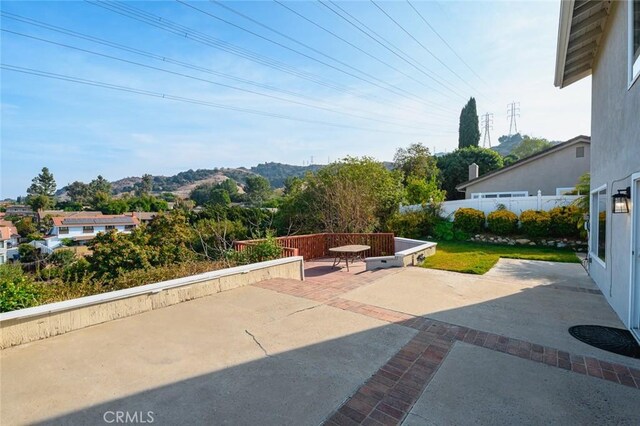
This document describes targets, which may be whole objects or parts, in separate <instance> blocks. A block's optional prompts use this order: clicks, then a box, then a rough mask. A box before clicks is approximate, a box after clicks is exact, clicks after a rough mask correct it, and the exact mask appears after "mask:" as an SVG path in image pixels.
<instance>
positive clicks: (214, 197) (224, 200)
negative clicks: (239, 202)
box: [209, 188, 231, 206]
mask: <svg viewBox="0 0 640 426" xmlns="http://www.w3.org/2000/svg"><path fill="white" fill-rule="evenodd" d="M209 204H212V205H219V206H228V205H230V204H231V198H230V197H229V193H228V192H227V191H226V190H224V189H221V188H217V189H214V190H213V191H211V197H210V198H209Z"/></svg>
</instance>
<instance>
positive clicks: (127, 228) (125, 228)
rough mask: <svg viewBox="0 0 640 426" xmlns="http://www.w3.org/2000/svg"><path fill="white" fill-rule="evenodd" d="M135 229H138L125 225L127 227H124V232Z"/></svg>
mask: <svg viewBox="0 0 640 426" xmlns="http://www.w3.org/2000/svg"><path fill="white" fill-rule="evenodd" d="M135 227H136V226H135V225H125V226H124V230H125V231H131V230H132V229H133V228H135Z"/></svg>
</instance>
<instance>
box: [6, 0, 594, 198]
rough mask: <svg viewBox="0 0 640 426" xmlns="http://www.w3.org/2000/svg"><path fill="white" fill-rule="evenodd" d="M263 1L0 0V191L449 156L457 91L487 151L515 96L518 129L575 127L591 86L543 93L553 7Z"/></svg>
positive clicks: (584, 126) (585, 119)
mask: <svg viewBox="0 0 640 426" xmlns="http://www.w3.org/2000/svg"><path fill="white" fill-rule="evenodd" d="M278 1H279V2H276V1H259V2H249V1H242V2H215V1H197V2H186V1H182V0H179V1H171V2H168V1H145V2H118V3H102V2H98V1H93V0H90V1H64V2H56V1H49V2H31V1H21V2H11V1H3V2H2V18H1V19H2V22H1V24H2V25H1V27H2V32H1V41H0V43H1V56H2V64H3V65H2V66H3V68H2V70H1V89H0V98H1V99H0V107H1V110H0V113H1V120H2V123H1V132H2V133H1V142H0V143H1V146H0V156H1V158H0V167H1V171H0V179H1V181H2V182H1V183H0V199H3V198H5V197H16V196H19V195H23V194H24V193H25V191H26V188H27V187H28V186H29V184H30V182H31V179H32V178H33V177H34V176H36V175H37V174H38V173H39V171H40V170H41V169H42V167H45V166H46V167H48V168H49V169H50V170H51V172H52V173H53V174H54V176H55V178H56V181H57V184H58V187H59V188H60V187H62V186H64V185H66V184H68V183H71V182H73V181H76V180H80V181H85V182H88V181H90V180H91V179H93V178H95V177H96V176H97V175H102V176H104V177H105V178H107V179H109V180H117V179H120V178H123V177H127V176H141V175H142V174H144V173H151V174H153V175H173V174H175V173H178V172H180V171H184V170H188V169H194V170H195V169H199V168H209V169H210V168H215V167H240V166H244V167H251V166H253V165H256V164H258V163H263V162H270V161H273V162H282V163H288V164H297V165H303V164H308V163H309V162H311V161H312V158H313V163H315V164H325V163H327V162H328V161H335V160H337V159H340V158H344V157H345V156H370V157H373V158H375V159H378V160H381V161H390V160H392V159H393V155H394V153H395V151H396V149H398V148H400V147H406V146H408V145H409V144H411V143H415V142H420V143H423V144H424V145H426V146H428V147H429V148H430V149H431V150H432V151H434V150H435V152H450V151H452V150H454V149H456V147H457V143H458V134H457V130H458V119H459V115H460V110H461V108H462V107H463V106H464V105H465V103H466V102H467V100H468V99H469V98H470V97H471V96H473V97H475V99H476V101H477V108H478V113H479V114H480V115H483V114H485V113H492V114H493V128H492V129H491V130H490V135H491V142H492V144H493V145H496V144H497V139H498V137H499V136H500V135H504V134H507V133H509V124H510V122H509V120H508V119H507V105H508V104H509V103H510V102H514V101H515V102H519V108H520V110H519V112H520V115H519V116H518V117H516V122H517V130H518V131H520V132H521V133H523V134H529V135H532V136H537V137H544V138H547V139H549V140H568V139H570V138H572V137H574V136H577V135H579V134H585V135H589V134H590V97H591V81H590V78H587V79H584V80H582V81H580V82H577V83H575V84H573V85H571V86H569V87H567V88H565V89H563V90H559V89H558V88H555V87H554V86H553V76H554V67H555V49H556V40H557V27H558V14H559V10H560V4H559V2H558V1H535V2H533V1H489V2H482V1H465V2H462V1H413V0H410V2H407V1H405V0H403V1H393V2H385V1H377V0H376V1H375V3H374V2H372V1H357V2H342V1H338V0H333V1H329V0H326V1H325V0H322V2H318V1H313V2H311V1H293V2H285V1H280V0H278ZM34 74H35V75H34ZM482 143H483V136H482V137H481V141H480V144H481V145H482Z"/></svg>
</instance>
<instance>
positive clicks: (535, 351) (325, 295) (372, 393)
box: [254, 270, 640, 425]
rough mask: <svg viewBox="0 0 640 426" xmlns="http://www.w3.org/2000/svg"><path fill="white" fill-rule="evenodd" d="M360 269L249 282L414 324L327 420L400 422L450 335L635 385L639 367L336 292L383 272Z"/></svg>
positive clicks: (452, 338) (639, 380)
mask: <svg viewBox="0 0 640 426" xmlns="http://www.w3.org/2000/svg"><path fill="white" fill-rule="evenodd" d="M387 271H392V270H385V271H384V272H385V273H384V274H379V272H382V271H378V272H376V273H362V274H360V275H359V276H352V277H350V279H346V280H345V279H344V278H343V279H342V280H341V281H339V282H338V281H334V282H327V283H326V285H324V284H325V283H323V286H322V287H320V288H319V287H318V284H319V283H318V282H297V281H293V280H283V279H275V280H269V281H263V282H261V283H256V284H254V285H255V286H258V287H261V288H265V289H269V290H273V291H277V292H280V293H285V294H289V295H292V296H297V297H303V298H307V299H311V300H315V301H320V302H323V303H325V304H326V305H328V306H332V307H334V308H338V309H342V310H346V311H349V312H354V313H357V314H360V315H365V316H368V317H371V318H376V319H378V320H382V321H385V322H389V323H393V324H398V325H401V326H404V327H409V328H412V329H415V330H418V333H417V334H416V335H415V336H414V337H413V338H412V339H411V340H410V341H409V342H408V343H407V344H406V345H405V346H403V347H402V348H401V349H400V350H399V351H398V352H397V353H396V354H395V355H394V356H393V357H392V358H391V359H390V360H389V361H387V363H386V364H385V365H383V366H382V367H381V368H380V369H379V370H378V371H377V372H376V373H375V374H373V376H371V377H370V378H369V379H368V380H367V381H366V382H365V383H364V384H363V385H362V386H361V387H360V388H359V389H358V390H357V391H356V392H355V393H354V394H353V395H351V396H350V397H349V398H348V399H347V400H346V401H345V402H344V404H342V405H341V406H340V407H339V408H338V409H337V410H336V411H335V412H334V413H332V414H331V415H330V417H329V418H328V419H327V420H326V422H325V424H327V425H357V424H363V425H381V424H382V425H395V424H399V423H401V422H402V420H403V419H404V418H405V417H406V416H407V415H408V413H409V411H410V410H411V408H412V407H413V405H414V404H415V402H416V401H417V400H418V398H419V397H420V395H421V394H422V392H423V391H424V389H425V388H426V387H427V385H428V384H429V382H430V381H431V379H432V378H433V376H434V374H435V373H436V371H437V370H438V368H439V367H440V365H442V363H443V362H444V360H445V359H446V357H447V355H448V353H449V351H450V350H451V347H452V346H453V344H454V343H455V342H456V341H460V342H465V343H469V344H472V345H475V346H480V347H483V348H486V349H489V350H494V351H498V352H502V353H506V354H509V355H512V356H516V357H519V358H523V359H528V360H530V361H534V362H538V363H543V364H546V365H549V366H551V367H555V368H560V369H564V370H567V371H572V372H574V373H577V374H584V375H588V376H591V377H596V378H598V379H602V380H608V381H611V382H614V383H618V384H621V385H624V386H629V387H632V388H636V389H640V370H638V369H635V368H631V367H627V366H625V365H622V364H617V363H610V362H606V361H603V360H600V359H597V358H594V357H588V356H581V355H576V354H571V353H569V352H565V351H561V350H558V349H555V348H552V347H548V346H542V345H538V344H535V343H531V342H527V341H525V340H521V339H515V338H512V337H506V336H502V335H499V334H495V333H489V332H485V331H480V330H475V329H472V328H469V327H464V326H458V325H455V324H450V323H446V322H441V321H436V320H433V319H429V318H424V317H421V316H415V315H411V314H408V313H405V312H398V311H394V310H390V309H386V308H383V307H380V306H374V305H369V304H366V303H360V302H356V301H353V300H348V299H343V298H340V297H339V296H341V295H342V294H345V293H347V292H348V291H351V290H354V289H356V288H358V287H361V286H363V285H366V284H369V283H371V282H373V281H376V280H378V279H379V278H380V276H381V275H387V274H389V273H392V272H387Z"/></svg>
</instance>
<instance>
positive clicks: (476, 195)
mask: <svg viewBox="0 0 640 426" xmlns="http://www.w3.org/2000/svg"><path fill="white" fill-rule="evenodd" d="M528 196H529V193H528V192H527V191H517V192H474V193H472V194H471V198H473V199H478V198H514V197H528Z"/></svg>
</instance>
